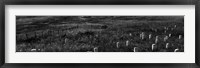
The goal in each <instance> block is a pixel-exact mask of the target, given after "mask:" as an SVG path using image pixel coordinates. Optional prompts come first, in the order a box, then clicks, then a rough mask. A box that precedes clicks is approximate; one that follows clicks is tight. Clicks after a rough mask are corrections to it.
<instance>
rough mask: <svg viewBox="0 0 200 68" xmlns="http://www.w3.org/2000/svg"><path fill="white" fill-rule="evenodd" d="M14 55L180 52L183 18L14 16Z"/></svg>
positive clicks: (181, 50)
mask: <svg viewBox="0 0 200 68" xmlns="http://www.w3.org/2000/svg"><path fill="white" fill-rule="evenodd" d="M16 52H184V16H16Z"/></svg>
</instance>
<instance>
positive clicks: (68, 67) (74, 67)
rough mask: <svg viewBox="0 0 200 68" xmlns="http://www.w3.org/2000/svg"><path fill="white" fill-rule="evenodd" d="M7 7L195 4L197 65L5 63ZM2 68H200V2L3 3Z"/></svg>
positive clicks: (51, 0) (27, 0)
mask: <svg viewBox="0 0 200 68" xmlns="http://www.w3.org/2000/svg"><path fill="white" fill-rule="evenodd" d="M5 5H195V27H196V28H195V32H196V33H195V37H196V38H195V50H196V51H195V63H175V64H173V63H67V64H63V63H62V64H60V63H50V64H49V63H42V64H40V63H5V46H6V45H5ZM0 10H1V11H0V16H1V17H0V66H1V67H2V68H44V67H46V68H134V67H136V68H199V66H200V54H199V52H200V50H199V49H200V46H199V42H198V40H199V39H200V36H199V34H200V31H199V29H200V27H199V26H200V24H199V23H200V20H199V18H200V1H199V0H0Z"/></svg>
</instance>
